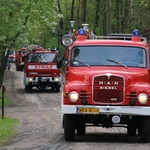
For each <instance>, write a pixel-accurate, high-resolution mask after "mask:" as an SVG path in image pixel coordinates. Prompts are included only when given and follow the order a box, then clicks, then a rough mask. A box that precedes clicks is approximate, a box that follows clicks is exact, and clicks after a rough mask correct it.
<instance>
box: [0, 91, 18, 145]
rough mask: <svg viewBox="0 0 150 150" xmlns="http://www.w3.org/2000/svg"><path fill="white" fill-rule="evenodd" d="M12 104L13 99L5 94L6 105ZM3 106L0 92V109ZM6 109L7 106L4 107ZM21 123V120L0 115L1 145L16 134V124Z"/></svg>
mask: <svg viewBox="0 0 150 150" xmlns="http://www.w3.org/2000/svg"><path fill="white" fill-rule="evenodd" d="M9 104H11V101H10V100H9V99H8V98H7V97H6V96H5V97H4V107H6V106H8V105H9ZM1 108H2V95H1V93H0V110H2V109H1ZM4 109H5V108H4ZM18 123H19V120H17V119H14V118H10V117H7V116H4V118H3V119H2V116H0V147H2V146H4V145H6V144H8V143H9V142H10V141H11V139H12V138H13V136H14V135H15V130H14V128H15V126H16V125H17V124H18Z"/></svg>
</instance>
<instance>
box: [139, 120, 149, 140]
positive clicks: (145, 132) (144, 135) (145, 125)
mask: <svg viewBox="0 0 150 150" xmlns="http://www.w3.org/2000/svg"><path fill="white" fill-rule="evenodd" d="M141 142H142V143H149V142H150V117H144V118H143V121H142V128H141Z"/></svg>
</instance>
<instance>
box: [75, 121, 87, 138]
mask: <svg viewBox="0 0 150 150" xmlns="http://www.w3.org/2000/svg"><path fill="white" fill-rule="evenodd" d="M85 132H86V127H85V121H84V120H79V121H78V124H77V134H78V135H84V134H85Z"/></svg>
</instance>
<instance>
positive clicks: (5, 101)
mask: <svg viewBox="0 0 150 150" xmlns="http://www.w3.org/2000/svg"><path fill="white" fill-rule="evenodd" d="M10 104H11V101H10V100H9V99H8V98H7V97H6V96H5V95H4V106H8V105H10ZM1 107H2V95H1V94H0V108H1Z"/></svg>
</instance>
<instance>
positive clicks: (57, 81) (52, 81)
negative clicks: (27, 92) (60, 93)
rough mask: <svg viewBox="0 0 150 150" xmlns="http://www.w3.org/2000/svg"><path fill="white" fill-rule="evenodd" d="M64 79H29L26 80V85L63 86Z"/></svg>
mask: <svg viewBox="0 0 150 150" xmlns="http://www.w3.org/2000/svg"><path fill="white" fill-rule="evenodd" d="M61 81H62V77H28V78H26V80H25V85H28V84H32V85H33V86H36V85H39V84H47V85H52V84H58V85H61Z"/></svg>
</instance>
